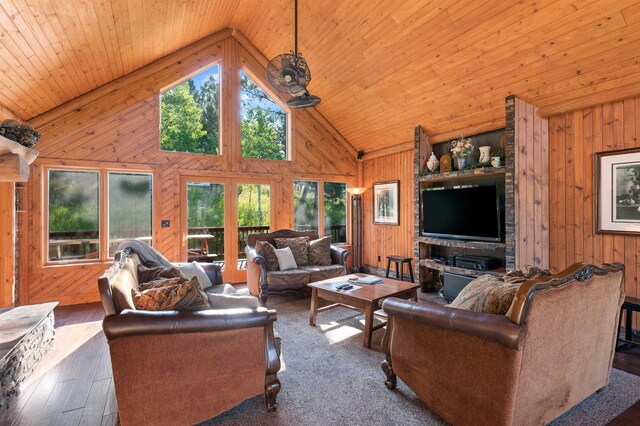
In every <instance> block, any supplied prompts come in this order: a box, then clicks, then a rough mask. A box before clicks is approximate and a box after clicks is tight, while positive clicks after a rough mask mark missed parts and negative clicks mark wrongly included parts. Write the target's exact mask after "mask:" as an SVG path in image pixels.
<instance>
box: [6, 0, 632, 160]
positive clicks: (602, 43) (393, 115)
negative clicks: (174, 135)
mask: <svg viewBox="0 0 640 426" xmlns="http://www.w3.org/2000/svg"><path fill="white" fill-rule="evenodd" d="M292 9H293V1H292V0H240V1H232V0H213V1H211V0H155V1H144V2H143V1H139V0H94V1H90V0H83V1H71V0H2V1H1V2H0V106H4V107H6V108H8V109H9V110H11V111H13V112H14V113H16V114H17V115H18V116H20V117H21V118H23V119H30V118H32V117H34V116H37V115H39V114H41V113H43V112H45V111H48V110H50V109H52V108H54V107H56V106H58V105H60V104H62V103H64V102H66V101H68V100H70V99H73V98H75V97H77V96H79V95H81V94H83V93H86V92H88V91H90V90H92V89H94V88H96V87H99V86H101V85H103V84H105V83H107V82H109V81H111V80H113V79H115V78H118V77H120V76H122V75H124V74H127V73H129V72H131V71H133V70H135V69H137V68H140V67H141V66H143V65H145V64H148V63H150V62H153V61H155V60H157V59H158V58H161V57H162V56H165V55H167V54H168V53H170V52H173V51H175V50H177V49H179V48H181V47H183V46H186V45H188V44H190V43H192V42H194V41H196V40H198V39H200V38H202V37H204V36H206V35H207V34H210V33H213V32H215V31H218V30H220V29H223V28H226V27H233V28H237V29H239V30H240V31H241V32H242V33H243V34H244V35H246V37H247V38H248V39H249V40H251V41H252V42H253V43H254V44H255V45H256V46H257V48H258V49H259V50H261V51H262V52H263V53H264V55H265V56H267V57H273V56H275V55H277V54H279V53H282V52H286V51H289V50H291V49H292V47H293V16H292V15H293V13H292ZM300 50H301V51H302V53H303V54H304V56H305V58H306V59H307V60H308V62H309V64H310V67H311V71H312V76H313V80H312V82H311V84H310V86H309V88H310V91H311V92H312V93H313V94H316V95H319V96H320V97H322V103H321V104H320V106H319V107H318V109H319V111H320V112H321V113H322V114H323V115H324V116H325V117H326V118H327V119H328V120H329V121H330V122H331V123H332V124H333V125H334V126H335V127H336V128H337V129H338V130H339V131H340V132H341V133H342V134H343V135H344V136H345V137H346V138H347V140H349V142H350V143H351V144H352V145H353V146H354V147H355V148H356V149H358V150H364V151H367V152H369V151H372V150H376V149H382V148H385V147H389V146H393V145H396V144H399V143H403V142H406V141H409V140H411V139H412V132H413V128H414V126H415V125H416V124H421V125H423V126H424V127H425V129H426V130H427V132H428V133H430V134H443V133H449V132H454V133H455V132H456V131H457V130H458V129H464V128H467V129H469V128H471V129H477V130H482V129H491V128H497V127H500V126H502V125H503V122H504V97H505V96H507V95H509V94H515V95H517V96H518V97H520V98H521V99H523V100H525V101H527V102H529V103H532V104H534V105H536V106H539V107H541V110H543V111H546V112H548V113H552V112H557V111H559V110H562V109H563V108H564V109H566V108H569V107H571V106H580V104H581V99H584V98H585V97H586V100H587V102H588V100H589V99H591V100H593V101H595V100H597V99H599V98H598V96H600V97H602V96H605V97H609V98H621V97H624V96H625V95H627V94H634V93H638V92H640V59H639V55H638V53H639V52H640V2H638V0H615V1H613V0H608V1H594V0H520V1H505V0H432V1H424V0H423V1H418V0H404V1H400V0H324V1H311V0H306V1H304V0H301V1H300Z"/></svg>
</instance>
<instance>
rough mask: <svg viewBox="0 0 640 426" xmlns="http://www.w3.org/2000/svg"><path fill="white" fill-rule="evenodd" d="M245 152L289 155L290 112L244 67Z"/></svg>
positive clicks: (279, 157) (281, 157)
mask: <svg viewBox="0 0 640 426" xmlns="http://www.w3.org/2000/svg"><path fill="white" fill-rule="evenodd" d="M240 88H241V92H240V103H241V105H240V107H241V108H240V117H241V132H242V156H243V157H252V158H268V159H272V160H286V159H287V113H286V112H285V111H284V110H283V109H282V108H281V107H280V106H279V105H278V104H277V103H275V102H274V101H273V99H271V98H270V97H269V95H267V93H266V92H265V91H264V90H262V89H261V88H260V87H259V86H258V85H257V84H256V83H255V82H254V81H253V80H252V79H251V78H250V77H249V76H248V75H247V74H246V73H244V72H243V71H240Z"/></svg>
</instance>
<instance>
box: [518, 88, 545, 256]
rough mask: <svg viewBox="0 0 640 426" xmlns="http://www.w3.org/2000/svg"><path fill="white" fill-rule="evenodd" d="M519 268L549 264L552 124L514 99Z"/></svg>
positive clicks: (530, 107) (529, 107)
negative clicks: (550, 143) (550, 125)
mask: <svg viewBox="0 0 640 426" xmlns="http://www.w3.org/2000/svg"><path fill="white" fill-rule="evenodd" d="M514 122H515V131H514V133H515V142H516V143H515V173H514V193H515V194H516V195H515V215H516V216H515V219H516V221H515V223H516V235H515V239H516V268H517V269H524V267H525V266H526V265H536V266H539V267H542V268H548V267H549V132H548V129H549V125H548V120H547V119H546V118H540V117H538V116H537V115H536V111H535V107H534V106H533V105H531V104H528V103H526V102H524V101H522V100H520V99H518V98H515V120H514Z"/></svg>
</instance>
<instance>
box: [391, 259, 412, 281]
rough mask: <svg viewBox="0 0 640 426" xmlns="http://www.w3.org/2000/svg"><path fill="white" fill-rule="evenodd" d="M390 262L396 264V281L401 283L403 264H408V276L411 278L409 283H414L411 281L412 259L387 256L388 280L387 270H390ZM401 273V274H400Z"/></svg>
mask: <svg viewBox="0 0 640 426" xmlns="http://www.w3.org/2000/svg"><path fill="white" fill-rule="evenodd" d="M391 262H394V263H395V264H396V279H397V280H400V281H402V277H403V275H404V264H405V263H407V264H409V276H410V277H411V282H412V283H414V282H415V280H414V279H413V263H412V262H413V259H412V258H410V257H402V256H387V274H386V275H385V277H386V278H389V269H390V268H391ZM401 272H402V274H401Z"/></svg>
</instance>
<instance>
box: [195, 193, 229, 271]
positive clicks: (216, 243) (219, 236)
mask: <svg viewBox="0 0 640 426" xmlns="http://www.w3.org/2000/svg"><path fill="white" fill-rule="evenodd" d="M187 252H188V258H189V261H190V262H191V261H194V260H196V261H198V262H224V185H223V184H221V183H208V182H188V183H187Z"/></svg>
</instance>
